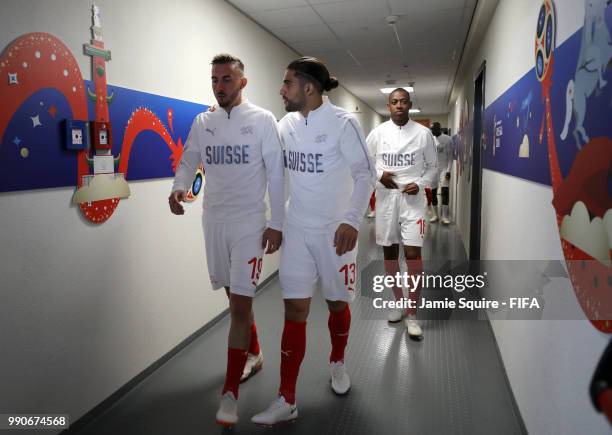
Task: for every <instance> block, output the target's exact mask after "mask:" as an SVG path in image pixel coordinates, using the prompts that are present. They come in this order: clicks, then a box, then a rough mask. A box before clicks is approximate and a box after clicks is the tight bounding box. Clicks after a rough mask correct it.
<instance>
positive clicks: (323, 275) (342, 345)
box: [308, 231, 358, 395]
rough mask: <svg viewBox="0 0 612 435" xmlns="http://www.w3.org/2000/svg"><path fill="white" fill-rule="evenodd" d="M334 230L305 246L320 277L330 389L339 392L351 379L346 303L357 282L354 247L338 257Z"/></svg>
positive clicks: (312, 238) (349, 386)
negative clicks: (347, 359)
mask: <svg viewBox="0 0 612 435" xmlns="http://www.w3.org/2000/svg"><path fill="white" fill-rule="evenodd" d="M334 236H335V231H334V232H329V233H328V234H318V235H316V236H315V235H313V236H311V237H309V238H308V248H309V250H310V252H311V253H312V255H313V257H314V258H315V261H316V264H317V270H318V272H319V276H320V283H321V285H320V287H321V293H322V294H323V297H324V298H325V300H326V302H327V307H328V310H329V316H328V319H327V326H328V328H329V337H330V341H331V352H330V355H329V369H330V380H331V388H332V390H333V391H334V392H335V393H336V394H339V395H344V394H346V393H348V391H349V389H350V388H351V380H350V377H349V375H348V373H347V371H346V366H345V361H344V353H345V350H346V346H347V343H348V340H349V331H350V327H351V311H350V308H349V304H348V303H349V302H350V301H352V300H353V299H354V298H355V291H356V284H357V261H356V259H357V249H358V247H357V246H355V248H354V249H353V250H352V251H349V252H346V253H344V254H343V255H341V256H338V254H337V253H336V249H335V248H334V243H333V242H334Z"/></svg>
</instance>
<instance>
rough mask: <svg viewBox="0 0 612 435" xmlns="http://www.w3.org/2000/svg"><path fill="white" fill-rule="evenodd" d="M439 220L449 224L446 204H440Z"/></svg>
mask: <svg viewBox="0 0 612 435" xmlns="http://www.w3.org/2000/svg"><path fill="white" fill-rule="evenodd" d="M440 222H442V223H443V224H444V225H448V224H450V221H449V220H448V205H443V206H442V220H441V221H440Z"/></svg>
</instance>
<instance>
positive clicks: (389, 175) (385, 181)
mask: <svg viewBox="0 0 612 435" xmlns="http://www.w3.org/2000/svg"><path fill="white" fill-rule="evenodd" d="M393 177H395V174H394V173H393V172H387V171H385V172H383V174H382V177H380V183H381V184H382V185H383V186H385V187H386V188H387V189H397V184H396V183H395V180H393Z"/></svg>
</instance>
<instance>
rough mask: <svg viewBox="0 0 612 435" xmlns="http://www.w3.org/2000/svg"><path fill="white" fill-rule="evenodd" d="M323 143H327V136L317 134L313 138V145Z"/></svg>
mask: <svg viewBox="0 0 612 435" xmlns="http://www.w3.org/2000/svg"><path fill="white" fill-rule="evenodd" d="M323 142H327V135H326V134H319V135H318V136H317V137H316V138H315V143H323Z"/></svg>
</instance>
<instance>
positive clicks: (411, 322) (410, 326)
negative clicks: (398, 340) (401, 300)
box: [404, 315, 423, 341]
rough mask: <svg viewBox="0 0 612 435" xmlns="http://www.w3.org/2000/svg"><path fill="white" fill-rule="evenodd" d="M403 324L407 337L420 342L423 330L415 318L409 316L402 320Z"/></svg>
mask: <svg viewBox="0 0 612 435" xmlns="http://www.w3.org/2000/svg"><path fill="white" fill-rule="evenodd" d="M404 324H405V325H406V329H407V330H408V337H410V339H411V340H415V341H420V340H422V339H423V330H422V329H421V324H420V322H419V321H418V320H417V319H416V316H414V315H409V316H408V317H406V318H405V319H404Z"/></svg>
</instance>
